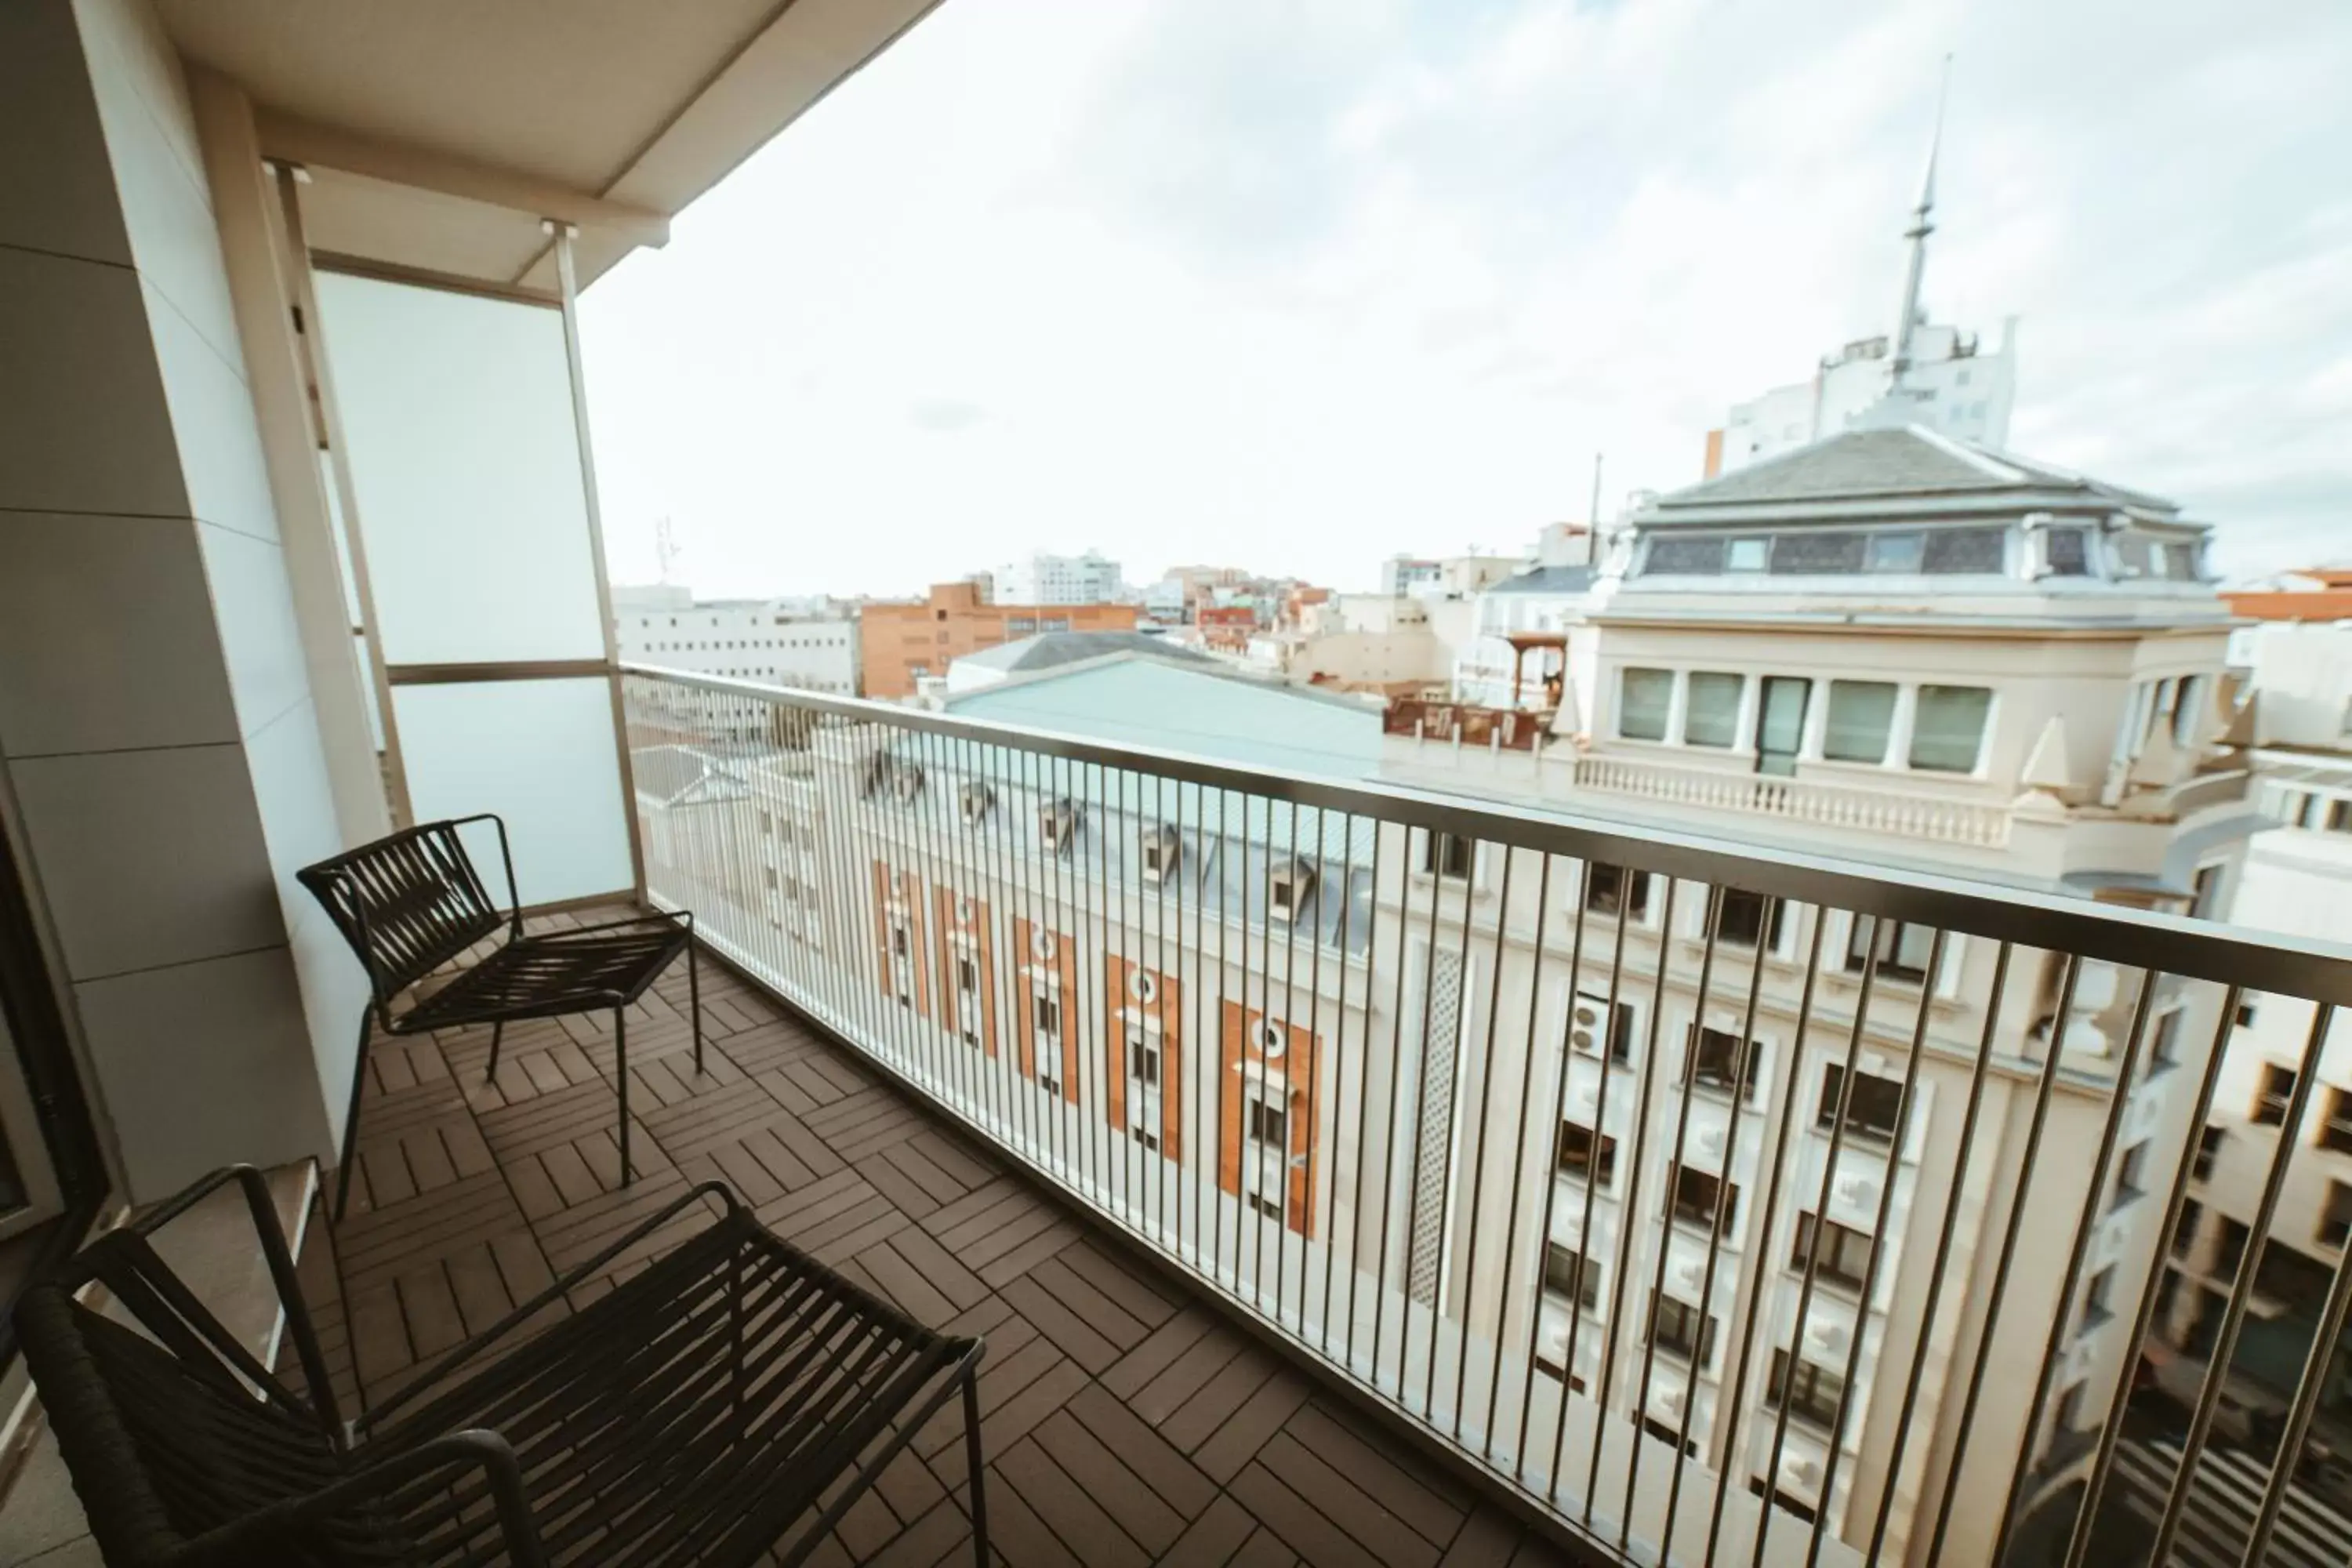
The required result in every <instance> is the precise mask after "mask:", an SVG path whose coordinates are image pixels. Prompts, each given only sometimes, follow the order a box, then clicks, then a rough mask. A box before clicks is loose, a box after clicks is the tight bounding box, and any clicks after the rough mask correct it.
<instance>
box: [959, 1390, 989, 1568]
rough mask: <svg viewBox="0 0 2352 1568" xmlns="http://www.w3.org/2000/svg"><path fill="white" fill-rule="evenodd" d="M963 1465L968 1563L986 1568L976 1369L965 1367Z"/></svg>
mask: <svg viewBox="0 0 2352 1568" xmlns="http://www.w3.org/2000/svg"><path fill="white" fill-rule="evenodd" d="M963 1462H964V1469H965V1471H966V1473H967V1474H969V1475H970V1476H971V1560H972V1561H973V1562H974V1563H978V1564H979V1565H980V1568H988V1495H987V1491H986V1488H985V1484H984V1483H983V1482H982V1479H981V1471H982V1469H983V1468H985V1467H986V1460H985V1458H984V1457H983V1456H982V1453H981V1451H980V1369H979V1368H978V1367H976V1366H975V1367H968V1368H966V1369H965V1370H964V1374H963Z"/></svg>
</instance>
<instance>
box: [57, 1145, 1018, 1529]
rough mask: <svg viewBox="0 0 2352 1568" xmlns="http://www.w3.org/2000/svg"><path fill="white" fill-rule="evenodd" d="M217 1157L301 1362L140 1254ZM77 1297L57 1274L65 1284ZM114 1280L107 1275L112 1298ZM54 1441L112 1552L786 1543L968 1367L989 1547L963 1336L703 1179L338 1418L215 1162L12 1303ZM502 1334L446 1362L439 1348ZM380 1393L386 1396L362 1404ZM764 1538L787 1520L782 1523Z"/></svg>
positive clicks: (286, 1283)
mask: <svg viewBox="0 0 2352 1568" xmlns="http://www.w3.org/2000/svg"><path fill="white" fill-rule="evenodd" d="M231 1180H235V1181H237V1182H238V1183H240V1184H242V1186H243V1188H244V1191H245V1196H246V1201H247V1206H248V1207H249V1208H250V1209H251V1211H252V1215H253V1223H254V1227H255V1229H256V1230H257V1231H258V1232H259V1233H260V1237H261V1246H262V1253H263V1256H264V1258H266V1260H267V1261H268V1266H269V1273H270V1278H271V1279H272V1281H273V1282H274V1283H275V1284H276V1286H277V1289H278V1299H279V1303H280V1305H281V1306H282V1307H283V1308H284V1310H285V1323H286V1328H287V1330H288V1331H289V1332H290V1334H291V1336H292V1339H293V1343H294V1352H295V1356H296V1359H297V1361H298V1362H299V1365H300V1369H301V1378H300V1384H301V1386H300V1387H299V1389H297V1388H296V1387H293V1386H290V1385H289V1383H288V1382H287V1381H285V1380H282V1379H280V1378H279V1377H278V1376H277V1375H276V1374H275V1373H272V1372H271V1371H270V1369H268V1367H265V1366H263V1365H262V1364H261V1363H260V1362H259V1361H258V1360H257V1359H256V1358H255V1357H254V1356H253V1355H252V1354H251V1353H250V1352H247V1350H246V1349H245V1347H244V1346H243V1345H241V1344H240V1343H239V1342H237V1340H236V1337H235V1336H234V1335H233V1334H231V1333H230V1332H229V1331H227V1330H226V1329H225V1328H224V1327H223V1326H222V1325H221V1323H220V1321H219V1320H218V1319H217V1318H215V1316H214V1315H213V1314H212V1313H210V1312H209V1311H207V1310H205V1308H204V1307H203V1306H202V1305H201V1304H200V1303H199V1302H198V1301H197V1300H196V1299H195V1297H194V1295H193V1294H191V1293H190V1291H189V1290H188V1289H187V1287H186V1286H185V1285H184V1284H183V1283H182V1282H181V1281H180V1279H178V1278H177V1277H176V1276H175V1275H173V1272H172V1271H171V1269H170V1268H168V1267H167V1266H166V1265H165V1264H164V1263H163V1260H162V1259H161V1258H158V1257H157V1255H156V1253H155V1250H154V1248H153V1247H152V1245H151V1243H150V1241H149V1237H152V1235H153V1234H154V1233H155V1232H156V1231H157V1230H158V1229H159V1228H161V1227H162V1226H164V1225H165V1224H167V1223H168V1222H169V1221H171V1220H172V1219H173V1217H174V1216H176V1215H180V1214H183V1213H184V1212H185V1211H186V1210H187V1209H188V1208H190V1207H191V1206H193V1205H194V1204H195V1203H196V1202H197V1201H198V1200H199V1199H201V1198H202V1197H204V1196H205V1194H207V1193H210V1192H212V1191H214V1190H215V1189H216V1188H218V1187H220V1186H222V1185H223V1184H226V1183H227V1182H229V1181H231ZM708 1200H716V1201H717V1202H718V1203H719V1206H720V1215H721V1216H720V1217H719V1220H718V1221H717V1223H715V1224H713V1225H711V1226H709V1227H708V1228H707V1229H704V1230H702V1231H699V1232H698V1233H697V1234H695V1235H694V1236H693V1237H690V1238H688V1240H687V1241H685V1242H684V1243H683V1244H681V1245H680V1246H679V1247H677V1249H676V1250H675V1251H673V1252H671V1253H669V1254H668V1255H667V1257H665V1258H662V1259H660V1260H659V1261H658V1262H656V1263H655V1264H654V1265H653V1266H652V1267H651V1268H648V1269H646V1270H645V1271H644V1272H642V1273H640V1274H637V1275H636V1276H635V1277H633V1278H632V1279H629V1280H628V1281H627V1282H626V1283H625V1284H623V1285H621V1286H619V1287H618V1288H617V1289H614V1290H612V1291H611V1292H609V1293H608V1294H606V1295H604V1297H602V1298H600V1299H599V1300H596V1301H595V1302H593V1303H592V1304H591V1305H589V1306H588V1307H586V1308H584V1309H583V1310H580V1311H579V1312H577V1313H575V1314H573V1315H572V1316H571V1317H569V1318H566V1319H563V1320H562V1321H559V1322H557V1323H555V1324H554V1325H553V1326H551V1327H549V1328H547V1329H545V1330H543V1331H541V1332H540V1333H539V1334H538V1335H537V1336H536V1337H535V1338H530V1339H527V1340H520V1341H514V1342H510V1343H507V1344H504V1345H503V1346H502V1342H506V1341H508V1340H509V1336H511V1335H512V1334H513V1331H515V1330H516V1329H517V1328H518V1327H519V1326H520V1325H521V1324H522V1323H524V1322H526V1321H529V1320H530V1318H531V1317H532V1316H533V1314H535V1313H537V1312H538V1311H540V1310H541V1309H542V1308H544V1307H546V1306H547V1305H549V1304H550V1303H551V1302H553V1301H555V1300H557V1299H558V1298H560V1297H561V1296H562V1293H563V1292H565V1291H566V1290H568V1289H572V1288H573V1287H574V1286H576V1285H578V1284H580V1283H581V1282H582V1281H583V1280H586V1279H593V1278H595V1277H596V1276H597V1275H598V1274H600V1273H601V1272H602V1271H603V1270H604V1268H607V1267H609V1266H610V1265H611V1264H612V1262H613V1260H614V1258H618V1257H620V1256H621V1254H622V1253H624V1252H625V1251H626V1250H627V1249H628V1248H630V1247H634V1246H635V1245H637V1244H638V1243H639V1242H641V1241H643V1240H644V1239H645V1237H647V1236H648V1235H650V1234H651V1233H652V1232H654V1231H655V1230H656V1229H657V1228H659V1227H660V1226H664V1225H667V1224H669V1223H670V1222H671V1221H673V1220H674V1219H676V1218H677V1215H679V1214H680V1213H682V1212H684V1211H685V1210H687V1209H688V1208H689V1207H691V1206H694V1205H700V1204H703V1203H705V1202H706V1201H708ZM91 1285H95V1286H97V1287H99V1288H100V1289H99V1290H98V1291H92V1292H89V1293H88V1294H89V1297H90V1298H91V1299H89V1300H78V1299H77V1296H78V1293H79V1292H82V1290H83V1288H84V1287H86V1286H91ZM109 1298H110V1299H111V1300H110V1301H109V1300H108V1299H109ZM16 1324H17V1331H18V1335H19V1338H20V1340H21V1342H22V1343H23V1345H24V1348H25V1358H26V1364H27V1365H28V1366H29V1367H30V1369H31V1371H32V1374H33V1379H34V1382H35V1384H36V1385H37V1387H38V1389H39V1391H40V1395H41V1403H42V1405H43V1407H44V1409H45V1410H46V1412H47V1416H48V1420H49V1423H50V1425H51V1426H52V1427H53V1428H54V1429H55V1431H56V1433H57V1437H58V1452H59V1453H60V1455H61V1456H62V1457H63V1458H64V1459H65V1463H66V1468H67V1469H68V1471H69V1472H70V1473H71V1475H72V1477H73V1482H74V1489H75V1490H76V1491H77V1492H79V1494H80V1497H81V1500H82V1503H83V1505H84V1507H85V1509H86V1510H87V1511H88V1513H89V1521H90V1530H91V1532H92V1533H93V1534H94V1535H95V1536H96V1537H97V1538H98V1545H99V1549H100V1552H101V1553H102V1554H103V1556H104V1558H105V1561H106V1562H107V1563H110V1564H112V1565H114V1568H199V1565H204V1568H215V1565H216V1568H228V1565H231V1564H238V1565H243V1564H270V1565H273V1568H275V1565H277V1564H319V1565H330V1564H331V1565H337V1568H340V1565H342V1564H362V1563H365V1564H377V1563H398V1564H401V1565H403V1568H457V1565H459V1564H467V1565H474V1564H490V1563H505V1564H509V1565H511V1568H543V1565H545V1564H549V1563H596V1564H599V1565H600V1568H637V1565H641V1564H643V1565H650V1564H654V1563H661V1564H686V1563H694V1564H700V1565H703V1568H748V1565H749V1564H751V1563H761V1562H766V1561H770V1559H769V1558H767V1557H766V1556H765V1554H766V1553H768V1552H771V1551H772V1552H775V1556H774V1558H773V1559H772V1560H773V1561H775V1562H778V1563H800V1562H803V1561H804V1560H805V1559H806V1558H807V1557H808V1555H809V1554H810V1553H811V1552H814V1550H815V1549H816V1548H817V1547H818V1546H819V1545H820V1544H822V1543H823V1542H824V1538H825V1536H826V1534H827V1532H828V1531H831V1530H832V1528H833V1526H834V1525H835V1522H836V1521H839V1520H840V1518H841V1516H842V1515H843V1513H844V1512H845V1511H846V1510H848V1508H849V1506H850V1504H851V1503H853V1502H855V1501H856V1499H857V1498H858V1496H859V1495H860V1494H861V1493H863V1492H864V1491H865V1490H866V1489H867V1488H868V1487H870V1486H871V1485H872V1484H873V1481H874V1479H875V1478H876V1477H877V1475H878V1474H880V1472H881V1469H882V1468H883V1466H885V1465H886V1464H887V1463H888V1462H889V1461H890V1459H891V1458H893V1457H894V1456H895V1455H897V1454H898V1451H899V1450H900V1449H901V1448H903V1447H905V1446H906V1445H907V1443H908V1440H909V1439H910V1438H912V1437H913V1436H914V1435H915V1433H916V1432H917V1431H918V1430H919V1429H920V1428H921V1427H922V1426H923V1425H924V1424H925V1423H926V1422H927V1421H928V1420H929V1419H930V1417H931V1416H932V1415H934V1414H935V1413H936V1412H938V1411H939V1409H940V1406H942V1405H944V1404H945V1403H946V1402H947V1400H948V1398H949V1396H950V1395H951V1394H955V1393H957V1392H958V1391H959V1390H961V1394H962V1395H963V1426H964V1454H965V1459H966V1462H967V1464H968V1465H969V1466H970V1467H971V1493H970V1498H971V1526H972V1547H973V1553H974V1556H975V1559H976V1560H977V1562H978V1563H980V1564H981V1565H982V1568H986V1564H987V1562H988V1515H987V1504H986V1500H985V1498H984V1497H983V1495H982V1457H981V1451H980V1415H979V1404H978V1398H977V1394H976V1393H975V1388H976V1384H975V1378H976V1376H977V1373H978V1368H979V1365H980V1360H981V1356H982V1352H983V1350H984V1348H985V1347H984V1346H983V1344H982V1342H981V1341H980V1340H978V1339H976V1338H975V1339H957V1338H950V1337H949V1336H946V1335H942V1334H938V1333H934V1332H932V1331H929V1330H928V1329H925V1328H922V1327H920V1326H919V1325H918V1324H917V1323H915V1322H913V1321H911V1320H909V1319H908V1318H907V1317H905V1316H904V1315H903V1314H901V1313H899V1312H898V1311H897V1310H894V1309H892V1308H891V1307H889V1306H887V1305H886V1304H885V1303H883V1302H882V1301H880V1300H877V1299H876V1298H874V1297H873V1296H871V1295H869V1294H867V1293H866V1291H863V1290H860V1289H857V1288H856V1286H854V1285H852V1284H850V1283H849V1282H848V1281H846V1280H844V1279H840V1278H839V1277H837V1276H835V1275H834V1274H833V1273H831V1272H830V1271H828V1270H826V1269H825V1268H822V1267H821V1266H819V1265H817V1264H816V1263H814V1262H813V1261H811V1260H810V1259H809V1258H807V1256H806V1255H804V1254H803V1253H802V1252H800V1251H799V1250H798V1249H796V1248H794V1247H791V1246H789V1245H788V1244H786V1243H784V1242H782V1241H780V1240H778V1239H777V1238H776V1237H774V1236H772V1235H771V1234H769V1232H768V1231H767V1230H766V1229H765V1228H764V1227H762V1226H761V1225H760V1224H759V1222H758V1221H757V1220H756V1219H754V1218H753V1217H752V1216H751V1213H750V1211H748V1210H746V1209H745V1208H743V1207H742V1205H740V1204H739V1203H738V1202H737V1201H736V1199H735V1196H734V1194H732V1193H731V1192H730V1191H729V1190H728V1189H727V1187H726V1186H725V1185H724V1184H721V1183H717V1182H711V1183H706V1184H703V1185H702V1186H699V1187H697V1188H695V1189H693V1190H692V1191H691V1192H688V1193H687V1194H683V1195H681V1196H680V1197H679V1198H677V1200H676V1201H675V1202H673V1203H671V1204H669V1205H666V1206H665V1207H664V1208H663V1209H662V1210H661V1211H660V1212H659V1213H658V1214H656V1215H652V1216H651V1217H649V1218H647V1219H646V1221H644V1222H643V1223H642V1224H640V1225H638V1226H635V1228H633V1229H632V1230H631V1231H630V1232H629V1233H628V1234H627V1235H625V1236H624V1237H621V1238H620V1239H618V1240H616V1241H614V1243H613V1244H612V1245H610V1246H609V1247H605V1248H604V1251H602V1252H601V1253H599V1254H598V1255H597V1256H596V1257H595V1258H591V1259H589V1260H588V1261H587V1262H585V1263H583V1264H582V1265H580V1266H579V1267H578V1268H574V1269H572V1271H571V1272H570V1273H569V1274H566V1275H565V1276H564V1277H563V1278H562V1279H559V1280H557V1281H556V1282H555V1283H554V1284H553V1285H551V1286H550V1287H549V1288H548V1289H546V1290H544V1291H542V1292H541V1293H540V1294H539V1295H538V1296H536V1297H534V1298H533V1299H531V1300H529V1301H526V1302H524V1303H522V1304H521V1305H520V1306H518V1307H517V1308H516V1309H515V1310H513V1311H512V1312H511V1313H509V1315H508V1316H507V1317H506V1318H505V1319H504V1320H502V1321H499V1323H497V1324H495V1325H494V1326H492V1327H491V1328H490V1329H489V1331H488V1332H486V1333H484V1334H482V1335H481V1336H480V1337H479V1338H478V1339H475V1340H473V1341H471V1342H467V1343H466V1344H464V1345H461V1346H459V1347H458V1348H457V1349H456V1350H454V1351H452V1352H449V1353H448V1354H447V1355H446V1356H444V1357H443V1358H442V1359H441V1360H440V1361H438V1362H436V1363H434V1364H433V1365H432V1366H431V1367H429V1368H427V1369H426V1370H425V1372H423V1373H420V1374H419V1375H418V1376H417V1377H416V1378H415V1380H414V1381H413V1382H411V1383H409V1384H407V1385H405V1386H404V1388H402V1389H401V1390H399V1391H398V1392H396V1393H395V1394H393V1395H392V1396H391V1397H390V1398H388V1399H386V1400H385V1401H384V1402H383V1403H382V1404H380V1405H377V1406H376V1407H375V1408H374V1409H373V1410H371V1411H369V1412H368V1413H367V1414H366V1415H362V1416H361V1417H360V1418H359V1419H358V1420H357V1421H355V1422H353V1423H352V1426H350V1427H349V1428H346V1427H345V1426H344V1425H343V1423H342V1422H341V1419H340V1418H339V1416H338V1415H337V1412H336V1408H335V1398H334V1394H333V1391H332V1388H331V1384H330V1381H329V1373H328V1369H327V1365H326V1361H325V1357H324V1356H323V1355H322V1354H321V1353H320V1345H319V1337H318V1332H317V1330H316V1328H315V1327H314V1325H313V1324H312V1321H311V1318H310V1310H309V1308H308V1307H307V1305H306V1304H305V1303H304V1301H303V1300H302V1295H301V1289H300V1287H299V1285H298V1284H297V1283H296V1280H295V1275H294V1262H293V1258H292V1257H291V1256H290V1255H289V1251H288V1248H287V1245H286V1237H285V1233H284V1231H283V1230H282V1229H281V1228H280V1227H279V1225H278V1215H277V1211H276V1208H275V1207H274V1205H272V1204H271V1202H270V1196H269V1191H268V1187H267V1186H266V1185H265V1184H264V1183H263V1181H262V1179H261V1176H260V1174H259V1173H257V1172H256V1171H255V1170H254V1169H253V1168H252V1167H251V1166H249V1165H247V1166H236V1167H232V1168H230V1169H228V1170H224V1171H218V1172H215V1173H213V1174H212V1175H211V1176H208V1177H206V1178H205V1180H203V1181H202V1182H199V1183H198V1184H196V1185H194V1186H193V1187H191V1188H189V1189H188V1190H187V1191H186V1192H184V1193H183V1194H180V1195H179V1196H178V1197H176V1198H173V1199H172V1200H171V1201H170V1202H168V1203H166V1204H164V1205H162V1207H160V1208H158V1209H157V1210H155V1211H154V1212H153V1213H152V1214H150V1215H146V1216H144V1217H143V1218H142V1219H140V1220H138V1221H136V1222H134V1223H133V1224H131V1225H129V1226H124V1227H122V1228H121V1229H119V1230H116V1231H114V1232H112V1233H110V1235H107V1236H105V1237H100V1239H99V1240H97V1241H96V1242H93V1243H91V1244H90V1245H89V1247H85V1248H83V1249H82V1251H81V1252H80V1253H79V1254H78V1255H76V1256H75V1257H74V1258H71V1259H69V1260H68V1262H67V1263H66V1264H65V1265H64V1267H63V1268H61V1269H60V1270H59V1271H58V1272H57V1273H55V1274H52V1275H50V1276H49V1277H47V1278H46V1279H42V1280H40V1281H38V1282H37V1283H36V1284H35V1285H33V1286H32V1287H30V1288H29V1289H27V1290H26V1294H25V1296H24V1298H23V1300H21V1301H20V1302H19V1303H18V1305H17V1309H16ZM493 1348H503V1352H504V1353H502V1354H501V1355H500V1356H499V1357H498V1358H497V1359H496V1360H495V1361H494V1362H490V1363H487V1364H481V1365H479V1367H478V1370H476V1371H474V1372H472V1373H470V1374H469V1375H468V1376H466V1377H464V1378H458V1377H456V1376H455V1375H454V1374H455V1373H457V1372H458V1371H459V1370H460V1369H461V1368H463V1367H465V1366H466V1365H467V1363H480V1362H481V1360H482V1357H483V1354H484V1352H486V1351H489V1350H491V1349H493ZM395 1411H404V1412H405V1413H404V1414H403V1415H400V1417H399V1419H398V1420H396V1421H387V1420H386V1417H387V1416H389V1415H392V1414H393V1413H394V1412H395ZM788 1536H789V1538H790V1539H789V1541H788V1540H787V1537H788Z"/></svg>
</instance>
